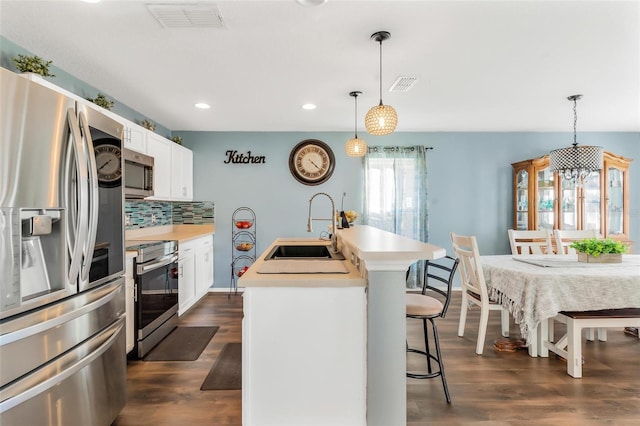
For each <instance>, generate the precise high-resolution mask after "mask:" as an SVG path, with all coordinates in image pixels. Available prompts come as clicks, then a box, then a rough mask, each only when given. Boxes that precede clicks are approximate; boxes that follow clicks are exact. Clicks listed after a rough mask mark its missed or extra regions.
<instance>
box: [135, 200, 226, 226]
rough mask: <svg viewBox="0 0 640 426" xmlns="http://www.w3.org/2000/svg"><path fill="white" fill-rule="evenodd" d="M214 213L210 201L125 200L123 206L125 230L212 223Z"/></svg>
mask: <svg viewBox="0 0 640 426" xmlns="http://www.w3.org/2000/svg"><path fill="white" fill-rule="evenodd" d="M214 212H215V209H214V204H213V202H211V201H194V202H182V201H181V202H177V201H174V202H170V201H142V200H140V201H138V200H126V201H125V204H124V213H125V218H126V219H125V220H126V229H139V228H149V227H152V226H162V225H173V224H207V223H214V219H215V214H214Z"/></svg>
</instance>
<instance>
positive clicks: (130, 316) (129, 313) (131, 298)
mask: <svg viewBox="0 0 640 426" xmlns="http://www.w3.org/2000/svg"><path fill="white" fill-rule="evenodd" d="M134 258H135V253H132V252H127V262H126V267H125V274H124V285H125V293H124V294H125V316H126V319H125V335H126V345H125V347H126V353H129V352H131V351H132V350H133V346H134V344H135V342H134V339H135V320H134V316H135V312H136V310H135V294H136V293H135V280H134V278H133V259H134Z"/></svg>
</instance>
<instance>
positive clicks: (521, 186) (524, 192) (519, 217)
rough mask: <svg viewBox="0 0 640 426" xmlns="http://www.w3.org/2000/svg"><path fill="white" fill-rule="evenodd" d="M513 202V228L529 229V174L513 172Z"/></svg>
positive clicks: (524, 170) (521, 170)
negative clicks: (514, 206) (514, 205)
mask: <svg viewBox="0 0 640 426" xmlns="http://www.w3.org/2000/svg"><path fill="white" fill-rule="evenodd" d="M514 185H515V188H514V200H515V204H516V208H515V212H516V214H515V217H514V226H515V229H518V230H528V229H529V172H528V171H527V169H520V170H514Z"/></svg>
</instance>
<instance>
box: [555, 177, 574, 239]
mask: <svg viewBox="0 0 640 426" xmlns="http://www.w3.org/2000/svg"><path fill="white" fill-rule="evenodd" d="M577 200H578V188H576V185H575V183H573V182H572V181H570V180H566V179H561V180H560V226H559V228H560V229H565V230H572V231H575V230H577V229H578V205H577Z"/></svg>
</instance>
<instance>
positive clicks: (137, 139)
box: [124, 121, 147, 154]
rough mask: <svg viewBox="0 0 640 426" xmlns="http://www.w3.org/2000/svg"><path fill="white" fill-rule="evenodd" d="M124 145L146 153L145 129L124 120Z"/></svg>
mask: <svg viewBox="0 0 640 426" xmlns="http://www.w3.org/2000/svg"><path fill="white" fill-rule="evenodd" d="M124 125H125V127H124V147H125V148H127V149H130V150H132V151H136V152H140V153H142V154H146V153H147V130H146V129H145V128H144V127H141V126H138V125H137V124H135V123H132V122H129V121H125V122H124Z"/></svg>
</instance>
